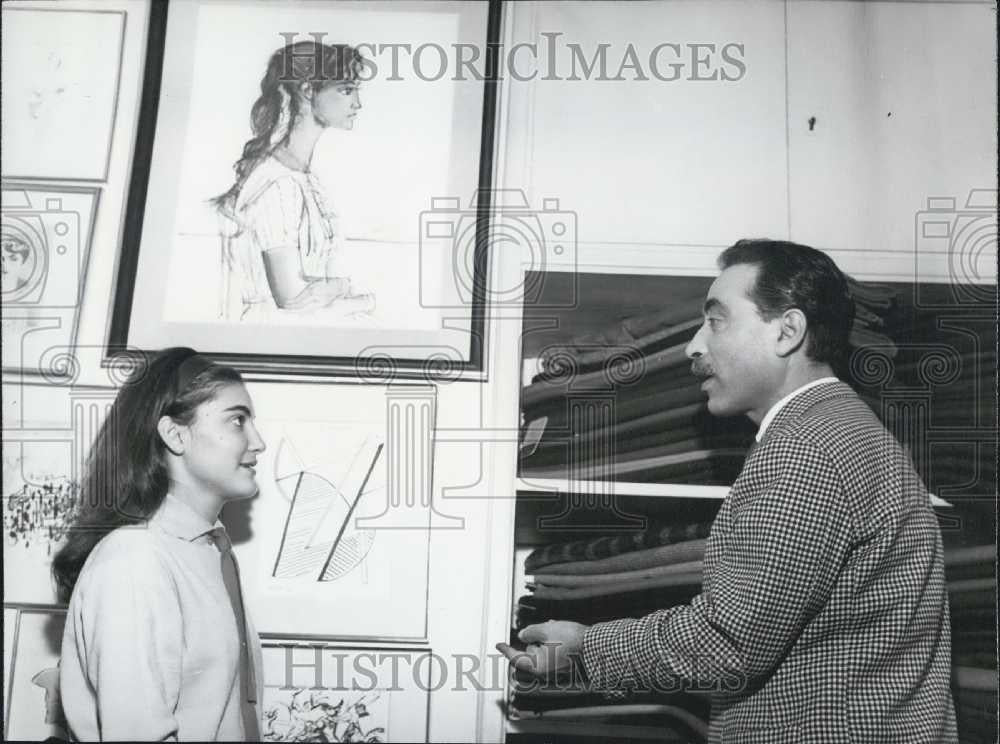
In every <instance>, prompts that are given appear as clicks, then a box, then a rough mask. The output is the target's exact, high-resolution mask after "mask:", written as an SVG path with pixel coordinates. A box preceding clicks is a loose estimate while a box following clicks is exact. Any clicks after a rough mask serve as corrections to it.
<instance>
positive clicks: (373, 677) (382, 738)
mask: <svg viewBox="0 0 1000 744" xmlns="http://www.w3.org/2000/svg"><path fill="white" fill-rule="evenodd" d="M261 645H262V646H263V648H262V652H263V682H264V685H263V686H264V695H263V700H262V701H261V717H262V719H263V724H264V725H263V728H262V730H261V736H262V738H263V740H264V741H368V742H387V741H427V737H428V733H429V731H428V724H429V705H430V690H431V689H432V687H431V670H432V669H434V668H435V667H434V664H433V663H432V662H433V659H432V656H433V654H432V652H431V651H430V649H427V648H407V647H400V646H394V647H381V648H378V647H359V646H343V645H338V644H326V643H315V642H314V643H308V644H304V643H300V642H296V641H291V640H283V639H276V640H264V641H263V642H262V644H261Z"/></svg>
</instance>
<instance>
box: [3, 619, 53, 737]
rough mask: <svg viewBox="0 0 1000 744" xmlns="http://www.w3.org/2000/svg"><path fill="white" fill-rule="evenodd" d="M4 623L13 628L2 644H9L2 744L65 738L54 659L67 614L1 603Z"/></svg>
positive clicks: (5, 649)
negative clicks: (10, 624) (2, 604)
mask: <svg viewBox="0 0 1000 744" xmlns="http://www.w3.org/2000/svg"><path fill="white" fill-rule="evenodd" d="M9 620H13V625H14V628H13V632H12V633H10V635H9V637H8V631H7V629H6V627H5V628H4V644H6V643H8V640H9V642H10V643H11V649H10V651H9V655H10V656H9V658H10V667H9V668H8V674H9V683H8V684H9V686H10V687H9V693H8V695H7V697H6V699H5V703H6V710H5V711H4V713H5V716H4V732H3V733H4V740H5V741H45V740H46V739H48V738H49V737H53V736H54V737H57V738H61V739H68V738H69V735H68V731H67V727H66V722H65V719H64V718H63V713H62V705H61V702H60V698H59V654H60V650H61V645H62V636H63V627H64V626H65V623H66V610H65V609H62V608H45V607H34V606H31V605H22V606H17V605H11V606H8V605H6V604H5V605H4V624H5V626H6V623H7V622H8V621H9ZM7 657H8V649H7V648H6V645H5V647H4V658H5V659H6V658H7Z"/></svg>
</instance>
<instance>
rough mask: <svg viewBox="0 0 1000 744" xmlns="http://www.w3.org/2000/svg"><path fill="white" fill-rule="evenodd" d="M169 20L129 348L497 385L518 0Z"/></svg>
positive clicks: (119, 298)
mask: <svg viewBox="0 0 1000 744" xmlns="http://www.w3.org/2000/svg"><path fill="white" fill-rule="evenodd" d="M151 12H152V16H151V21H150V37H149V43H148V51H147V62H146V65H147V68H146V73H145V80H144V87H143V94H142V104H141V106H142V108H141V111H140V117H139V134H138V140H137V144H136V151H135V159H134V166H133V174H132V183H131V187H130V193H129V205H128V210H127V215H126V220H125V225H124V230H123V245H122V250H121V257H120V261H119V269H118V277H117V286H116V294H115V301H114V311H113V317H112V323H111V329H110V334H109V341H110V343H109V348H116V347H120V346H122V345H128V346H130V347H136V348H140V349H153V348H160V347H165V346H171V345H187V346H193V347H195V348H197V349H199V350H200V351H202V352H204V353H207V354H209V355H211V356H213V357H215V358H217V359H220V360H222V361H225V362H226V363H229V364H232V365H233V366H236V367H238V368H240V369H241V370H242V371H244V372H249V373H257V374H259V376H261V377H270V376H277V377H280V376H283V375H306V376H310V377H319V378H322V377H326V376H335V375H361V376H365V375H366V374H368V373H371V374H372V375H373V376H375V377H376V378H378V379H379V380H385V379H386V378H395V377H432V378H435V377H440V376H442V375H449V376H453V377H468V378H481V376H482V370H483V343H482V342H483V338H482V334H483V307H484V303H485V294H486V286H487V272H488V265H489V262H488V255H487V240H486V235H487V233H486V230H487V226H488V222H489V214H490V203H489V199H490V197H489V194H490V191H489V189H490V186H491V178H492V152H493V122H494V116H495V110H496V74H495V70H496V65H495V60H496V54H497V47H496V44H495V43H491V42H496V41H497V40H498V37H499V23H500V8H499V2H490V3H465V2H454V1H451V0H449V1H447V2H446V1H434V2H340V1H339V0H320V1H319V2H309V3H294V4H289V3H286V2H277V1H275V2H271V1H269V0H264V1H254V2H250V1H249V0H226V1H225V2H208V1H207V0H194V1H193V2H169V3H167V2H164V3H154V4H153V6H152V11H151Z"/></svg>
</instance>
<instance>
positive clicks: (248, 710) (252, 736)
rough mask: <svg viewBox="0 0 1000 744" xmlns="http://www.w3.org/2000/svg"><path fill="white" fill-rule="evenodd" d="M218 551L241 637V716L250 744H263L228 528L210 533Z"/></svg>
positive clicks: (234, 558)
mask: <svg viewBox="0 0 1000 744" xmlns="http://www.w3.org/2000/svg"><path fill="white" fill-rule="evenodd" d="M208 534H209V535H210V536H211V538H212V541H213V542H214V543H215V547H216V548H218V549H219V557H220V558H221V561H222V580H223V582H225V584H226V593H227V594H228V595H229V604H230V605H232V607H233V615H234V617H235V619H236V629H237V632H238V633H239V636H240V714H241V715H242V717H243V730H244V733H245V736H246V740H247V741H260V740H261V739H260V728H259V726H258V724H257V710H256V706H255V705H254V703H256V702H257V681H256V680H255V679H254V672H253V665H252V664H251V663H250V647H249V645H248V644H247V621H246V613H245V612H244V610H243V592H242V591H241V590H240V569H239V567H238V566H237V565H236V556H234V555H233V544H232V542H231V541H230V540H229V535H228V534H226V528H225V527H216V528H215V529H214V530H212V531H211V532H209V533H208Z"/></svg>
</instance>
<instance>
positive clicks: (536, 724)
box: [507, 718, 691, 742]
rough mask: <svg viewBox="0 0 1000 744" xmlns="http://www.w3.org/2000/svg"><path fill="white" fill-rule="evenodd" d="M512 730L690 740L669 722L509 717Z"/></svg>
mask: <svg viewBox="0 0 1000 744" xmlns="http://www.w3.org/2000/svg"><path fill="white" fill-rule="evenodd" d="M507 733H508V734H550V735H556V736H565V737H570V736H573V737H578V738H577V739H576V740H577V741H588V740H596V741H622V740H633V739H643V740H649V741H660V742H690V741H691V737H690V735H683V734H681V733H679V732H678V731H676V730H674V729H671V728H669V727H667V726H663V727H660V726H628V725H621V724H618V725H616V724H611V723H592V722H588V723H579V722H574V721H568V720H566V719H558V718H555V719H550V720H544V719H536V720H512V719H509V718H508V719H507Z"/></svg>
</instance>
